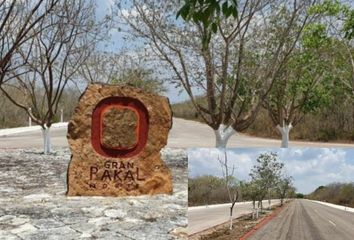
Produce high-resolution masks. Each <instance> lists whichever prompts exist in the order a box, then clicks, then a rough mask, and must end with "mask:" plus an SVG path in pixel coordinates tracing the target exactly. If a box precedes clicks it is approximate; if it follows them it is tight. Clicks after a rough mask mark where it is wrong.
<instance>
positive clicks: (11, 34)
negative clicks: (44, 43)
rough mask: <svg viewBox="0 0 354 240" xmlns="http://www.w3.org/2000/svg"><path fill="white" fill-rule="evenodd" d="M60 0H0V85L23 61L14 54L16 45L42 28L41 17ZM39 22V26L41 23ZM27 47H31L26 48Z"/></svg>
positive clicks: (23, 42) (24, 42)
mask: <svg viewBox="0 0 354 240" xmlns="http://www.w3.org/2000/svg"><path fill="white" fill-rule="evenodd" d="M58 2H59V0H48V1H44V0H38V1H17V0H8V1H1V2H0V85H1V84H2V83H3V81H4V80H5V79H6V78H7V77H8V76H7V74H8V72H12V71H14V70H16V69H17V68H19V67H21V66H22V64H23V62H24V61H23V59H21V57H20V56H19V55H18V54H16V51H17V49H18V48H19V47H21V46H23V45H24V44H26V43H27V42H28V41H31V39H32V38H33V37H34V35H35V34H36V33H38V31H40V30H39V29H40V28H42V29H43V27H44V26H43V20H44V18H46V16H47V15H48V14H50V13H51V12H52V11H53V8H54V7H55V6H56V5H57V4H58ZM40 25H42V27H40ZM26 51H30V49H29V48H27V49H26Z"/></svg>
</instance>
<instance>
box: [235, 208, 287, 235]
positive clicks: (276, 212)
mask: <svg viewBox="0 0 354 240" xmlns="http://www.w3.org/2000/svg"><path fill="white" fill-rule="evenodd" d="M283 209H284V208H283V207H281V208H278V209H277V210H275V211H274V212H272V213H271V214H270V215H268V216H266V217H265V218H263V219H262V220H261V221H260V222H259V223H257V225H256V226H254V227H253V228H252V229H251V230H250V231H249V232H247V233H246V234H244V235H243V236H242V237H241V238H240V240H246V239H247V238H249V237H250V236H252V235H253V234H254V233H255V232H256V231H257V230H258V229H260V228H261V227H263V226H264V225H266V224H267V223H268V222H269V221H270V220H272V219H273V218H275V217H276V216H277V215H278V214H279V213H280V212H281V211H282V210H283Z"/></svg>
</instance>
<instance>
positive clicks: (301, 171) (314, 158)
mask: <svg viewBox="0 0 354 240" xmlns="http://www.w3.org/2000/svg"><path fill="white" fill-rule="evenodd" d="M264 152H275V153H277V154H278V156H279V160H280V161H281V162H283V163H284V165H285V171H286V173H287V174H288V175H290V176H292V177H293V178H294V185H295V187H296V189H297V191H298V192H301V193H304V194H308V193H311V192H313V191H314V190H315V189H316V188H317V187H319V186H321V185H327V184H329V183H333V182H354V149H340V148H288V149H279V148H238V149H228V150H227V154H228V161H229V163H230V165H234V166H235V174H234V176H235V177H236V178H237V179H238V180H250V178H249V172H250V169H251V168H252V166H253V165H254V164H255V163H256V159H257V157H258V156H259V155H260V154H261V153H264ZM218 156H220V157H221V156H223V152H222V151H221V150H219V149H216V148H209V149H208V148H194V149H193V148H192V149H189V150H188V163H189V165H188V169H189V176H190V177H196V176H201V175H214V176H219V177H221V176H222V172H221V167H220V163H219V162H218V160H217V159H218Z"/></svg>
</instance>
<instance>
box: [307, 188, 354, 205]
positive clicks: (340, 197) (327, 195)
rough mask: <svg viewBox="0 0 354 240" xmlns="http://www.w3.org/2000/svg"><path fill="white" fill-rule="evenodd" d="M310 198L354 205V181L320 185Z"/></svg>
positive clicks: (308, 196)
mask: <svg viewBox="0 0 354 240" xmlns="http://www.w3.org/2000/svg"><path fill="white" fill-rule="evenodd" d="M306 197H307V198H309V199H313V200H318V201H323V202H329V203H334V204H339V205H343V206H348V207H354V183H331V184H329V185H327V186H320V187H318V188H317V189H316V190H315V191H314V192H313V193H311V194H309V195H307V196H306Z"/></svg>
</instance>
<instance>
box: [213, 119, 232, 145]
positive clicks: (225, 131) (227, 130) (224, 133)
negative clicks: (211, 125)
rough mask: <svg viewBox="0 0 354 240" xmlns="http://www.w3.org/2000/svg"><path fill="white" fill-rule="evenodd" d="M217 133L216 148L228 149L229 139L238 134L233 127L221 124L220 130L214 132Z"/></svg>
mask: <svg viewBox="0 0 354 240" xmlns="http://www.w3.org/2000/svg"><path fill="white" fill-rule="evenodd" d="M214 133H215V147H217V148H226V145H227V142H228V141H229V138H230V137H231V136H232V135H234V134H235V133H236V131H235V130H234V129H233V128H232V127H231V126H226V125H224V124H220V126H219V129H218V130H214Z"/></svg>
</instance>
